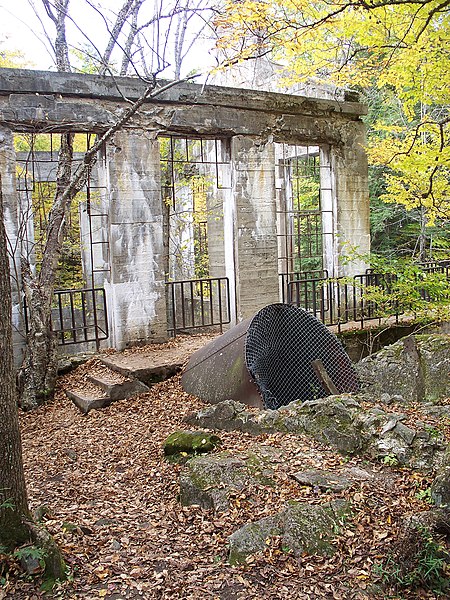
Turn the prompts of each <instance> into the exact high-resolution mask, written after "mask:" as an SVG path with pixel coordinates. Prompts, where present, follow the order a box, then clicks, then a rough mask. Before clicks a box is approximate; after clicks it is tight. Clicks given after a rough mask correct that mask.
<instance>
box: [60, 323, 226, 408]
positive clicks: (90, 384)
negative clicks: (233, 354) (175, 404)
mask: <svg viewBox="0 0 450 600" xmlns="http://www.w3.org/2000/svg"><path fill="white" fill-rule="evenodd" d="M215 335H216V334H212V335H210V336H205V335H203V336H186V337H184V338H183V337H179V338H177V340H176V341H172V342H168V343H166V344H154V345H152V346H147V347H144V348H140V349H134V350H132V349H129V350H124V351H122V352H114V353H111V354H103V355H102V354H100V355H96V356H91V357H89V358H94V359H96V362H95V366H94V367H93V368H92V369H91V373H88V374H86V371H85V372H84V374H83V375H82V376H80V377H73V378H72V379H71V380H70V383H69V386H68V389H67V388H66V390H65V393H66V395H67V397H68V398H70V400H72V401H73V402H74V404H75V405H76V406H77V407H78V408H79V409H80V410H81V411H82V412H83V413H88V412H89V411H90V410H92V409H96V408H104V407H106V406H109V405H110V404H111V402H115V401H116V400H123V399H126V398H131V397H133V396H136V395H137V394H142V393H145V392H147V391H148V390H149V389H150V386H152V385H153V384H155V383H157V382H158V381H163V380H165V379H168V378H169V377H172V376H173V375H175V374H176V373H178V372H179V371H181V369H182V367H183V364H184V363H185V362H186V361H187V359H188V358H189V356H190V355H191V354H192V353H193V352H195V351H196V350H198V349H199V348H200V347H202V346H203V345H204V344H205V343H207V342H208V341H210V340H211V339H212V338H213V337H215ZM63 362H64V361H63ZM64 364H65V363H64ZM69 364H70V363H69ZM73 372H74V373H76V371H73Z"/></svg>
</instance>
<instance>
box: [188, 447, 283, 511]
mask: <svg viewBox="0 0 450 600" xmlns="http://www.w3.org/2000/svg"><path fill="white" fill-rule="evenodd" d="M271 450H272V451H271ZM271 450H269V449H268V448H267V447H266V448H265V450H264V451H262V450H261V452H259V451H258V448H256V449H255V451H249V452H242V453H239V454H238V455H237V456H232V455H230V454H229V453H228V452H220V453H218V454H214V455H211V456H198V457H196V458H193V459H191V460H189V461H188V462H187V463H186V465H185V468H184V470H183V472H182V473H181V476H180V501H181V504H182V505H183V506H190V505H192V504H195V505H198V506H201V507H202V508H211V509H213V510H216V511H226V510H228V508H229V501H230V497H231V495H232V494H234V493H239V492H241V491H242V490H243V489H245V488H246V487H248V486H249V485H250V484H252V483H253V484H258V485H266V486H271V487H272V486H274V485H275V484H274V481H273V479H272V475H273V471H272V469H271V468H270V457H271V456H273V455H274V454H275V453H276V452H277V451H276V450H275V449H271Z"/></svg>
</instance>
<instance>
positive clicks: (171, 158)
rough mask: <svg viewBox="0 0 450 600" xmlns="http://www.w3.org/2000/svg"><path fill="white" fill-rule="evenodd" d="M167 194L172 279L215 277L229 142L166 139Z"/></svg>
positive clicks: (163, 178) (162, 144)
mask: <svg viewBox="0 0 450 600" xmlns="http://www.w3.org/2000/svg"><path fill="white" fill-rule="evenodd" d="M159 141H160V157H161V190H162V196H163V200H164V203H165V205H166V206H167V211H168V230H169V236H168V237H169V242H168V246H169V279H170V280H180V279H181V280H183V279H191V278H205V277H209V275H210V264H209V263H210V257H209V244H210V241H209V239H208V233H209V229H210V223H211V221H212V220H214V219H216V220H218V219H222V217H223V206H222V199H221V198H219V197H218V196H219V195H220V194H219V193H218V192H219V190H222V189H226V188H228V187H229V181H228V179H229V168H228V167H229V164H230V158H229V151H228V148H227V144H226V142H225V141H224V140H220V139H200V138H178V137H174V136H169V137H160V138H159Z"/></svg>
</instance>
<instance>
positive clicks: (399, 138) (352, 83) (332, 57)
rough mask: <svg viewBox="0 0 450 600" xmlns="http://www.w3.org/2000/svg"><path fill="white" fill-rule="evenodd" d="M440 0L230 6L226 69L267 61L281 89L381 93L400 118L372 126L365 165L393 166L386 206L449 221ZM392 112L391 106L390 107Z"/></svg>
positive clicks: (447, 14) (446, 68)
mask: <svg viewBox="0 0 450 600" xmlns="http://www.w3.org/2000/svg"><path fill="white" fill-rule="evenodd" d="M447 4H448V3H445V2H444V3H443V2H441V1H440V0H431V1H427V0H422V1H415V0H412V1H411V2H394V1H393V0H371V1H369V2H367V1H365V0H357V2H354V1H351V0H315V1H312V2H310V1H306V0H261V1H254V0H252V1H249V2H247V1H245V0H243V1H241V2H227V3H226V9H225V10H224V12H223V13H222V15H221V17H220V18H219V19H218V23H217V24H218V26H219V28H220V31H221V38H220V47H221V48H223V49H226V52H227V57H228V59H229V61H233V59H236V58H237V57H239V58H240V59H246V58H248V57H251V56H255V55H257V54H259V55H262V54H264V53H270V54H271V56H272V57H273V58H274V59H275V60H276V61H277V62H278V63H279V64H282V65H284V67H285V72H286V77H285V80H284V82H289V81H290V82H292V83H294V82H295V81H299V80H307V79H312V78H319V79H321V80H325V81H328V82H333V83H334V84H336V85H338V86H343V87H347V88H352V87H356V88H358V89H361V88H362V89H364V88H368V87H372V88H373V87H376V88H378V89H379V90H381V91H382V92H384V91H386V92H388V93H389V95H390V96H391V97H392V96H394V97H395V98H396V101H397V102H398V105H399V111H398V112H399V114H400V115H401V118H399V119H397V122H394V123H393V122H389V119H386V118H384V119H382V120H381V121H380V123H378V124H377V125H376V130H377V132H378V133H379V135H377V136H375V137H373V142H372V144H371V147H370V148H369V158H370V160H371V161H372V163H373V164H378V165H385V166H387V167H389V173H390V174H389V175H388V177H387V181H386V183H387V189H386V193H385V195H384V196H383V199H384V200H385V201H388V202H398V203H401V204H404V205H405V206H406V207H407V208H409V209H411V208H418V207H421V208H424V209H426V213H427V219H428V223H429V224H432V223H433V222H434V221H435V219H436V218H444V219H445V218H447V219H448V218H450V201H449V195H450V194H449V190H450V156H449V122H450V116H449V114H450V113H449V110H448V108H449V105H450V9H448V8H447ZM386 110H388V108H387V109H386Z"/></svg>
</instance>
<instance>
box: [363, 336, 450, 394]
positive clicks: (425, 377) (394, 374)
mask: <svg viewBox="0 0 450 600" xmlns="http://www.w3.org/2000/svg"><path fill="white" fill-rule="evenodd" d="M355 368H356V370H357V372H358V375H359V378H360V382H361V386H362V389H363V391H365V392H368V393H370V394H371V395H372V396H374V397H376V398H380V397H381V396H382V394H387V395H389V396H396V397H397V398H398V397H399V396H401V397H403V399H404V401H405V402H422V401H428V402H438V401H439V400H440V399H442V398H446V397H448V396H450V378H449V376H448V374H449V372H450V335H444V334H427V335H410V336H407V337H405V338H402V339H401V340H399V341H398V342H396V343H395V344H392V346H388V347H387V348H384V349H383V350H380V351H379V352H377V353H376V354H373V355H371V356H368V357H367V358H364V359H363V360H362V361H361V362H360V363H358V364H357V365H355Z"/></svg>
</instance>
